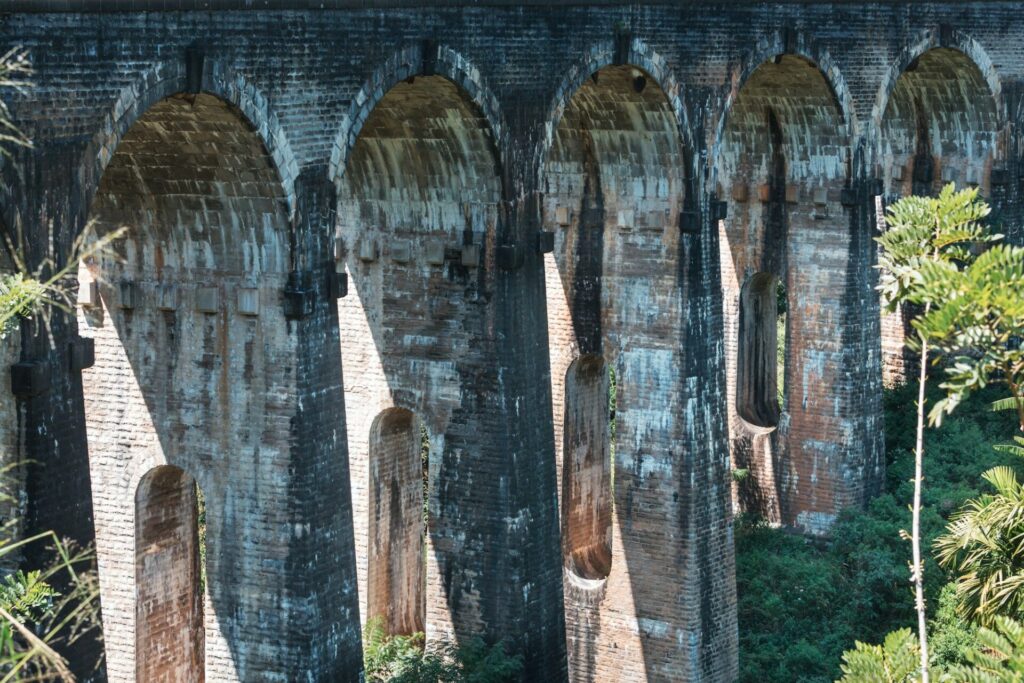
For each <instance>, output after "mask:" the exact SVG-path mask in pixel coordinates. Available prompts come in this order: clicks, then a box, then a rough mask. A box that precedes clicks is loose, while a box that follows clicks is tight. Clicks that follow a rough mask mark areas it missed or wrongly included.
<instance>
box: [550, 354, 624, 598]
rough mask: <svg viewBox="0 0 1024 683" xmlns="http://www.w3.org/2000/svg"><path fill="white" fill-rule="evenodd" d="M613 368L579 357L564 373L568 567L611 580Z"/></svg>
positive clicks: (564, 498)
mask: <svg viewBox="0 0 1024 683" xmlns="http://www.w3.org/2000/svg"><path fill="white" fill-rule="evenodd" d="M609 389H610V382H609V375H608V367H607V365H605V362H604V359H603V358H601V357H600V356H596V355H593V354H590V355H585V356H580V357H579V358H577V359H576V360H575V361H573V363H572V365H570V366H569V370H568V371H567V372H566V376H565V410H566V414H565V420H564V422H563V424H564V433H565V437H564V440H565V442H564V444H563V445H562V452H563V458H564V461H563V463H562V487H563V488H562V547H563V548H564V552H565V568H566V571H567V572H572V573H573V574H575V575H576V576H578V577H580V578H583V579H606V578H608V573H609V572H610V571H611V564H612V478H611V469H612V453H611V426H610V421H609V418H610V415H609V405H608V392H609Z"/></svg>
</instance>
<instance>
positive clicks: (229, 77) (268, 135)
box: [83, 60, 299, 214]
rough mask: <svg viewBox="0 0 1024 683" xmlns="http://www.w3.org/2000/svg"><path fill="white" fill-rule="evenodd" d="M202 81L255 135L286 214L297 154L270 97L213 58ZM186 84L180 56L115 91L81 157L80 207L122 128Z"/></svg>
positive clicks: (91, 191)
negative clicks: (281, 192) (276, 181)
mask: <svg viewBox="0 0 1024 683" xmlns="http://www.w3.org/2000/svg"><path fill="white" fill-rule="evenodd" d="M203 86H204V87H203V89H202V92H204V93H208V94H210V95H214V96H215V97H217V98H219V99H221V100H223V101H224V102H227V103H229V104H231V105H232V106H233V107H235V108H237V109H238V111H239V112H241V114H242V116H243V117H244V120H245V121H246V123H247V125H249V126H250V127H251V128H252V130H253V131H255V132H256V133H257V134H258V135H259V137H260V140H261V141H262V143H263V145H264V147H265V148H266V150H267V154H268V155H269V157H270V158H271V159H272V160H273V162H274V168H275V171H276V172H277V174H278V179H279V182H280V183H281V185H282V187H283V188H284V193H285V196H286V198H287V201H288V210H289V214H291V213H292V212H294V210H295V201H296V200H295V179H296V178H297V177H298V174H299V164H298V158H297V157H296V155H295V153H294V152H293V151H292V147H291V143H290V142H289V139H288V135H287V134H286V133H285V131H284V128H283V127H282V126H281V122H280V120H279V118H278V116H277V114H276V113H275V112H274V111H273V109H272V108H271V106H270V100H269V99H268V98H267V97H266V96H265V95H264V94H263V93H262V92H261V91H260V90H259V89H258V88H257V87H256V86H255V85H253V84H252V83H251V82H250V81H249V80H248V79H247V78H246V77H245V76H244V75H243V74H241V73H238V72H237V71H235V70H234V69H232V68H231V67H229V66H227V65H225V64H223V63H221V62H218V61H214V60H206V62H205V70H204V79H203ZM187 89H188V82H187V77H186V74H185V63H184V60H176V61H173V62H158V63H156V64H154V65H152V66H150V67H149V68H147V69H146V70H145V71H143V72H142V73H141V74H139V77H138V78H137V79H136V80H135V81H134V82H132V83H130V84H128V85H126V86H125V87H123V88H122V89H121V90H120V92H119V93H118V96H117V98H116V99H115V100H114V102H113V104H112V105H111V107H110V108H109V110H108V112H107V114H106V115H105V116H104V118H103V121H102V123H101V124H100V130H99V131H98V132H97V133H96V134H95V135H94V136H93V138H92V140H90V142H89V146H88V149H87V150H86V153H85V156H84V157H83V158H84V159H85V160H86V162H85V168H84V169H83V170H84V173H83V178H84V187H83V193H84V199H85V201H84V202H83V207H84V208H85V209H86V210H87V209H88V207H90V206H91V205H92V201H93V197H94V196H95V194H96V192H97V191H98V189H99V183H100V179H101V178H102V177H103V173H104V171H105V170H106V168H107V165H108V164H109V163H110V161H111V159H112V158H113V157H114V155H115V154H116V152H117V149H118V147H119V145H120V144H121V140H122V139H123V138H124V136H125V135H126V134H127V133H128V131H129V130H130V129H131V128H132V127H133V126H134V125H135V123H136V122H137V121H138V120H139V119H140V118H142V117H143V116H145V114H146V113H147V112H148V111H149V110H150V108H151V107H152V106H153V105H155V104H157V103H158V102H160V101H162V100H165V99H167V98H169V97H171V96H173V95H177V94H179V93H184V92H186V91H187Z"/></svg>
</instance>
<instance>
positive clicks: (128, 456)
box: [78, 74, 296, 679]
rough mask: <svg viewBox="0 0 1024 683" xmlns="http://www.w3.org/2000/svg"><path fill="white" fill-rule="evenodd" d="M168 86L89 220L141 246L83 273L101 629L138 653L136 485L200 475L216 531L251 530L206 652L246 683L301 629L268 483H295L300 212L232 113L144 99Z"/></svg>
mask: <svg viewBox="0 0 1024 683" xmlns="http://www.w3.org/2000/svg"><path fill="white" fill-rule="evenodd" d="M208 75H209V74H208ZM179 85H180V84H179ZM162 89H163V90H166V91H170V92H172V93H174V94H171V95H169V96H167V97H164V98H162V99H159V100H158V101H156V102H155V103H152V105H151V106H149V107H148V109H147V110H146V111H145V112H144V113H138V112H136V113H133V114H131V116H128V115H127V114H125V116H128V118H126V119H125V120H126V121H127V120H134V124H133V125H132V126H131V128H130V129H128V130H126V131H124V132H121V133H119V134H118V136H117V138H116V139H117V146H116V149H112V150H111V151H112V155H111V157H110V159H109V160H107V161H105V162H104V164H103V166H102V167H103V168H104V171H103V175H102V178H100V179H99V180H98V182H97V183H96V191H95V194H94V197H93V201H92V204H91V206H90V207H89V217H90V218H91V219H92V220H93V222H94V224H95V226H96V229H97V231H98V232H99V233H100V234H105V233H107V232H109V231H110V230H113V229H115V228H118V227H121V226H126V227H127V228H128V233H127V235H126V237H125V238H124V239H122V240H120V241H119V242H118V243H116V244H115V245H114V247H113V249H112V250H111V253H108V254H104V255H102V256H100V257H97V258H95V259H93V260H92V261H91V262H89V263H87V264H84V265H83V266H82V267H81V268H80V270H79V295H78V301H79V312H78V328H79V330H80V333H81V334H82V335H83V336H86V337H91V338H92V339H93V340H94V343H95V352H96V353H95V356H96V363H95V365H94V366H93V367H92V368H89V369H87V370H85V371H84V372H83V387H84V389H83V394H84V404H85V417H86V431H87V436H88V442H89V451H90V473H91V478H92V482H93V486H94V494H95V495H94V500H95V501H96V502H95V506H94V507H95V517H96V521H97V524H96V528H97V540H96V542H97V556H98V560H99V565H100V581H101V599H102V601H103V609H104V629H105V636H106V637H107V639H108V640H111V639H113V640H118V639H121V641H125V640H126V639H127V641H128V642H130V634H131V632H132V631H131V629H133V628H134V625H133V624H134V617H135V613H134V610H135V606H136V600H135V596H134V595H132V594H131V587H132V586H133V585H134V584H133V582H132V581H131V576H130V575H126V574H127V570H128V568H130V567H131V566H132V565H131V563H130V562H126V560H125V554H126V553H130V552H131V547H132V543H133V539H132V538H131V537H130V535H129V534H130V533H131V530H130V528H129V529H125V528H124V526H123V525H119V524H117V522H116V520H120V519H125V518H130V516H131V512H130V511H129V510H127V509H126V506H127V505H130V503H131V500H132V492H133V491H134V489H132V488H131V485H132V482H131V478H130V477H127V476H125V474H124V473H125V472H126V471H145V470H144V469H140V468H141V465H142V464H145V463H165V462H169V463H174V464H175V465H176V466H178V467H180V468H182V469H183V470H185V471H188V472H197V473H202V474H203V476H204V482H203V484H204V490H205V491H206V493H207V494H208V495H209V496H210V499H211V500H212V501H215V502H218V503H219V502H222V501H225V500H230V501H232V502H231V504H229V505H220V504H216V505H214V506H213V509H212V514H213V516H214V519H212V520H211V523H212V526H214V527H215V528H225V527H227V528H234V529H246V530H248V531H246V533H244V534H241V533H240V534H233V535H229V536H227V537H226V538H225V539H224V542H223V543H221V544H219V545H218V556H217V558H216V559H215V560H214V561H213V562H211V567H210V569H211V572H210V579H211V580H210V583H209V596H210V601H211V605H212V610H211V612H210V613H208V614H207V617H208V619H207V623H206V634H207V639H206V645H205V648H206V652H207V655H208V657H207V661H208V662H215V664H210V666H214V667H215V670H211V672H210V675H211V676H213V677H228V678H230V677H236V676H237V677H240V678H245V677H246V676H247V672H251V671H253V670H256V671H275V670H277V671H281V670H282V667H285V666H286V665H285V664H284V662H285V660H286V656H285V651H286V648H287V647H289V646H288V645H287V644H286V643H285V642H284V641H285V639H284V638H281V637H280V634H281V633H282V632H284V631H286V630H287V629H288V628H290V627H291V626H290V625H289V624H288V623H286V622H285V618H284V617H285V615H286V614H287V609H285V606H284V604H283V602H284V601H285V600H286V597H285V596H284V595H283V594H282V592H281V590H280V585H279V583H278V581H277V580H276V579H273V578H272V577H270V576H269V575H267V574H266V572H264V571H260V570H259V569H258V568H259V567H262V566H264V563H265V562H270V561H275V560H274V558H275V555H274V550H273V547H274V543H279V542H280V540H279V538H278V536H277V535H276V532H273V533H271V531H270V530H273V529H276V528H278V527H279V526H280V524H281V520H282V519H287V518H288V515H290V514H291V509H292V507H291V506H290V505H289V501H288V498H287V495H288V487H287V485H282V486H281V487H280V488H275V487H273V486H269V487H268V486H267V485H266V484H267V482H287V481H288V477H289V470H288V461H289V458H288V457H287V453H288V449H289V448H290V446H289V443H290V439H291V436H290V431H289V423H290V420H291V419H292V417H293V415H294V408H293V405H292V398H290V397H294V396H295V395H296V378H295V374H294V371H293V369H292V368H293V367H294V355H295V340H294V338H293V336H291V335H289V332H288V328H287V323H286V320H285V316H284V308H283V302H282V297H281V292H282V290H283V289H284V287H285V285H286V283H287V280H288V273H289V270H290V252H289V243H290V240H289V231H290V219H289V213H290V209H289V205H288V198H287V192H286V190H285V188H284V186H283V185H282V182H281V176H280V174H279V173H278V170H277V167H276V166H277V165H276V163H275V161H274V159H273V157H272V156H271V154H270V152H269V151H268V149H267V147H266V145H264V144H263V141H262V139H261V137H260V134H259V132H258V131H257V130H255V129H254V128H253V126H252V125H251V124H250V122H249V121H248V120H247V119H246V118H245V117H244V116H243V115H242V113H241V112H240V110H239V109H238V108H237V107H235V106H234V105H232V104H231V103H230V102H227V101H225V100H223V99H220V98H218V97H215V96H213V95H210V94H207V93H200V94H197V95H186V94H181V93H180V90H179V88H178V85H176V84H175V83H174V82H173V79H162V80H160V81H158V82H157V83H156V84H154V85H153V86H152V88H150V89H148V90H146V92H147V93H153V92H161V91H162ZM148 97H149V96H148V95H146V96H143V97H142V100H139V102H142V101H145V100H147V98H148ZM137 106H139V105H137ZM133 476H134V475H133ZM112 491H118V492H121V494H112V493H111V492H112ZM122 494H123V495H122ZM256 501H259V502H258V504H257V502H256ZM264 536H266V537H264ZM271 537H272V538H271ZM275 539H276V540H275ZM226 575H232V576H233V577H237V578H232V580H231V582H223V581H220V580H219V577H221V576H226ZM243 594H245V595H255V596H259V597H258V599H257V600H255V601H253V600H251V599H247V600H246V601H245V602H243V601H241V600H239V596H240V595H243ZM266 615H271V616H270V617H268V616H266ZM271 634H276V635H271ZM255 642H268V643H272V645H270V646H269V647H267V646H261V647H260V648H252V647H251V646H250V643H255ZM139 656H142V655H141V654H139ZM136 663H138V664H139V665H140V666H141V665H142V664H141V661H140V660H139V659H138V657H136V658H135V660H133V659H132V657H119V658H117V659H116V660H111V661H110V662H108V670H109V672H110V675H111V676H112V677H123V678H125V679H127V678H128V677H130V676H131V675H134V672H133V671H132V667H133V666H134V665H135V664H136ZM248 667H252V669H249V668H248Z"/></svg>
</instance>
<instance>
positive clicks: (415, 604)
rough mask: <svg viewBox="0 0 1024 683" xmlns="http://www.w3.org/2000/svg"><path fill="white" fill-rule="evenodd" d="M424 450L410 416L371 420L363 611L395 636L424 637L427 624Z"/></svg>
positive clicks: (387, 414) (400, 412)
mask: <svg viewBox="0 0 1024 683" xmlns="http://www.w3.org/2000/svg"><path fill="white" fill-rule="evenodd" d="M423 449H424V439H423V427H422V425H421V423H420V421H419V419H418V418H417V417H416V415H415V414H414V413H413V412H412V411H409V410H405V409H404V408H388V409H387V410H384V411H383V412H381V413H380V414H379V415H378V416H377V417H376V418H375V419H374V421H373V426H372V428H371V429H370V447H369V460H370V464H369V470H370V481H369V510H370V512H369V531H368V533H367V536H368V538H369V542H368V543H369V544H368V548H367V553H368V575H367V581H366V583H367V598H366V602H367V610H366V611H367V618H368V619H372V618H380V619H382V620H383V622H384V628H385V629H386V630H387V632H388V633H389V634H393V635H411V634H413V633H417V632H423V631H424V625H425V622H426V595H425V592H424V586H425V583H426V561H425V560H426V553H425V550H426V548H425V547H424V542H425V540H426V538H425V529H424V523H425V520H424V485H423V482H424V476H423V470H424V467H423V465H424V463H423V460H424V458H423V455H424V454H423Z"/></svg>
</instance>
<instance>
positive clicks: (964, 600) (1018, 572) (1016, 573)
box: [935, 466, 1024, 626]
mask: <svg viewBox="0 0 1024 683" xmlns="http://www.w3.org/2000/svg"><path fill="white" fill-rule="evenodd" d="M983 477H984V479H985V480H986V481H987V482H989V483H990V484H991V485H992V486H993V487H994V489H995V493H994V494H985V495H983V496H981V497H980V498H976V499H974V500H970V501H968V502H967V504H966V505H965V506H964V507H963V508H962V509H961V510H960V511H959V512H957V513H956V515H954V517H953V518H952V520H951V521H950V523H949V526H948V528H947V533H946V534H945V535H943V536H940V537H939V538H938V539H937V540H936V542H935V548H936V551H937V554H938V559H939V562H940V563H941V564H942V565H943V566H945V567H947V568H949V569H952V570H954V571H956V572H957V574H958V578H957V580H956V591H957V602H958V607H959V610H960V612H961V614H963V615H964V616H966V617H968V618H970V619H973V620H975V621H977V622H979V623H981V624H982V625H986V626H988V625H991V624H992V623H994V621H995V619H996V618H997V617H998V616H1000V615H1006V616H1018V615H1020V614H1021V613H1022V612H1024V590H1022V588H1024V486H1021V484H1020V482H1018V481H1017V475H1016V474H1015V473H1014V471H1013V470H1012V469H1011V468H1009V467H1005V466H1003V467H994V468H992V469H990V470H989V471H988V472H986V473H985V474H984V475H983Z"/></svg>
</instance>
